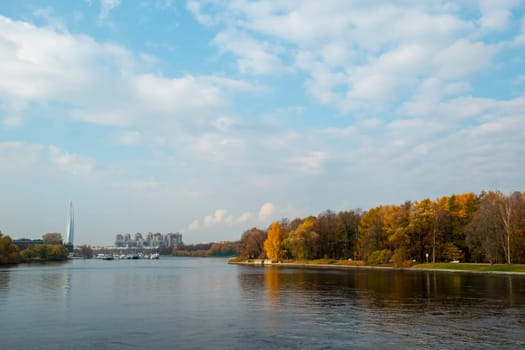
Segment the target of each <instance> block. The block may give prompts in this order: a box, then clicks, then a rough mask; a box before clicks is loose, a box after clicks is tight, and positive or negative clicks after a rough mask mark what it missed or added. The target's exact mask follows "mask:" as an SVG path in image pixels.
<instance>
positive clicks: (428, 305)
mask: <svg viewBox="0 0 525 350" xmlns="http://www.w3.org/2000/svg"><path fill="white" fill-rule="evenodd" d="M7 321H8V322H7ZM0 322H1V325H2V336H3V337H2V348H4V347H5V348H6V349H7V348H42V349H62V348H75V349H91V348H93V347H101V348H105V349H106V348H108V349H122V348H126V347H141V348H155V347H156V348H173V347H176V348H183V349H184V348H194V349H201V348H210V347H213V348H230V349H246V348H248V349H268V348H288V349H303V348H322V349H330V348H334V349H339V348H353V349H377V348H380V349H382V348H389V349H401V348H416V349H417V348H420V349H432V348H494V349H502V348H503V349H505V348H507V349H518V348H522V347H524V346H525V336H524V334H523V331H522V330H523V328H524V326H525V276H510V275H497V276H496V275H493V276H491V275H477V274H463V273H438V272H423V271H383V270H364V269H350V270H336V271H331V270H314V269H294V268H287V267H276V266H273V267H255V266H232V265H227V264H226V261H225V260H222V259H187V258H186V259H184V258H172V259H170V258H164V259H161V260H158V261H131V260H129V261H109V262H106V261H72V262H67V263H64V264H58V265H21V266H19V267H16V268H8V269H5V268H2V269H0ZM27 330H31V331H30V332H28V331H27Z"/></svg>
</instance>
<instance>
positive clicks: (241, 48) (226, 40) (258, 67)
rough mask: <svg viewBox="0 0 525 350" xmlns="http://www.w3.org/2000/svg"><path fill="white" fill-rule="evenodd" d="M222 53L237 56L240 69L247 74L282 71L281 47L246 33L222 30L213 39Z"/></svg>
mask: <svg viewBox="0 0 525 350" xmlns="http://www.w3.org/2000/svg"><path fill="white" fill-rule="evenodd" d="M212 42H213V44H214V45H216V46H217V47H218V48H219V50H220V51H221V52H222V53H232V54H233V55H234V56H236V57H237V67H238V69H239V71H241V72H242V73H246V74H270V73H276V72H278V71H280V70H281V69H282V68H281V62H280V58H279V56H278V55H277V54H274V52H275V53H278V52H279V51H280V49H279V47H277V46H275V45H272V44H269V43H266V42H261V41H258V40H255V39H253V38H251V37H250V36H248V35H247V34H245V33H238V32H232V31H224V32H220V33H219V34H217V35H216V36H215V38H214V39H213V41H212Z"/></svg>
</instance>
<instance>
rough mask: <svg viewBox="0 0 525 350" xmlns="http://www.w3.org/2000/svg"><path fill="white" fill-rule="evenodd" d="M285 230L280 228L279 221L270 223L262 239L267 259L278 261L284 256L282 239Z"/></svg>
mask: <svg viewBox="0 0 525 350" xmlns="http://www.w3.org/2000/svg"><path fill="white" fill-rule="evenodd" d="M285 234H286V232H285V231H284V230H283V229H282V227H281V224H280V223H279V221H275V222H274V223H272V225H271V226H270V228H269V229H268V237H267V238H266V240H265V241H264V251H265V252H266V256H267V257H268V259H270V260H272V261H280V260H282V258H283V256H284V248H283V240H284V238H285Z"/></svg>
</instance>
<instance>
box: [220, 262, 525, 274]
mask: <svg viewBox="0 0 525 350" xmlns="http://www.w3.org/2000/svg"><path fill="white" fill-rule="evenodd" d="M228 264H231V265H246V266H261V267H291V268H307V269H319V270H384V271H386V270H392V271H422V272H449V273H450V272H452V273H471V274H489V275H517V276H525V272H519V271H487V270H469V269H446V268H430V267H394V266H366V265H365V266H358V265H342V264H341V265H338V264H308V263H298V262H286V263H282V262H281V263H270V264H268V263H261V262H260V261H259V262H255V261H253V262H250V261H228ZM479 265H484V264H479ZM419 266H421V265H419Z"/></svg>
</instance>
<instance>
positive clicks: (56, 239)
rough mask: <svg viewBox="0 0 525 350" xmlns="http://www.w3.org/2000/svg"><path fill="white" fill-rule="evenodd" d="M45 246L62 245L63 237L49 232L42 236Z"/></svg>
mask: <svg viewBox="0 0 525 350" xmlns="http://www.w3.org/2000/svg"><path fill="white" fill-rule="evenodd" d="M42 240H43V241H44V244H62V235H61V234H60V233H56V232H49V233H45V234H43V235H42Z"/></svg>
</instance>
